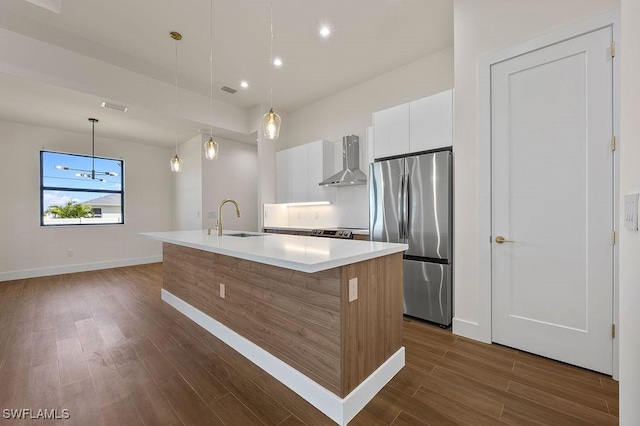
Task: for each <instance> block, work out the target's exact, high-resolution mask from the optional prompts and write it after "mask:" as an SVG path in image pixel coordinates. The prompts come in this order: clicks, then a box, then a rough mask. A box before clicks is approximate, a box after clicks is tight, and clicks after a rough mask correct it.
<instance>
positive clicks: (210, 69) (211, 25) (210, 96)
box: [209, 0, 213, 138]
mask: <svg viewBox="0 0 640 426" xmlns="http://www.w3.org/2000/svg"><path fill="white" fill-rule="evenodd" d="M209 18H210V25H209V46H210V50H211V52H210V54H209V83H210V85H209V108H210V112H211V125H210V128H209V129H210V135H209V136H210V137H212V138H213V0H211V10H210V16H209Z"/></svg>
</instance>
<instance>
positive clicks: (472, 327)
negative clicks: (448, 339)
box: [451, 318, 491, 343]
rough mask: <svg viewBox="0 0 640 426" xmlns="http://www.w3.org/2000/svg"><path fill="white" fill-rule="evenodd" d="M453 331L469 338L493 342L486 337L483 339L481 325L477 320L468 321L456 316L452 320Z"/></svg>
mask: <svg viewBox="0 0 640 426" xmlns="http://www.w3.org/2000/svg"><path fill="white" fill-rule="evenodd" d="M451 324H452V331H453V334H457V335H458V336H462V337H467V338H469V339H473V340H478V341H480V342H484V343H491V341H490V340H489V341H488V342H487V341H485V339H482V338H481V336H480V325H479V324H478V323H476V322H471V321H466V320H463V319H460V318H454V319H453V321H452V323H451Z"/></svg>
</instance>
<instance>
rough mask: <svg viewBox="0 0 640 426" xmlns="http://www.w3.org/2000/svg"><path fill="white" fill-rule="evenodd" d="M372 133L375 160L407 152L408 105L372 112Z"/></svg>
mask: <svg viewBox="0 0 640 426" xmlns="http://www.w3.org/2000/svg"><path fill="white" fill-rule="evenodd" d="M373 133H374V144H373V156H374V157H375V158H383V157H391V156H393V155H401V154H406V153H407V152H409V104H402V105H398V106H395V107H393V108H388V109H385V110H382V111H378V112H374V113H373Z"/></svg>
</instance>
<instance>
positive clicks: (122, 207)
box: [40, 149, 125, 228]
mask: <svg viewBox="0 0 640 426" xmlns="http://www.w3.org/2000/svg"><path fill="white" fill-rule="evenodd" d="M48 153H50V154H61V155H72V156H75V157H84V158H89V159H91V158H96V159H101V160H110V161H119V162H120V164H121V168H120V172H121V174H120V191H117V190H113V189H91V188H86V189H83V188H69V187H63V186H45V185H44V155H45V154H48ZM124 174H125V162H124V160H123V159H122V158H111V157H100V156H97V155H96V156H91V155H84V154H75V153H69V152H60V151H50V150H45V149H41V150H40V226H41V227H47V228H48V227H59V226H61V227H65V226H67V227H68V226H120V225H124V224H125V197H124V187H125V184H124ZM44 191H67V192H79V193H82V192H85V193H86V192H92V193H99V194H120V214H121V218H122V219H121V221H120V222H112V223H61V224H45V223H44Z"/></svg>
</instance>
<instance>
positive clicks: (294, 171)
mask: <svg viewBox="0 0 640 426" xmlns="http://www.w3.org/2000/svg"><path fill="white" fill-rule="evenodd" d="M288 151H290V152H289V172H290V175H289V181H290V182H291V201H289V202H290V203H292V202H293V203H295V202H299V201H308V200H309V177H308V175H309V165H310V162H309V147H308V146H307V145H299V146H296V147H295V148H291V149H289V150H288Z"/></svg>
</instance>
